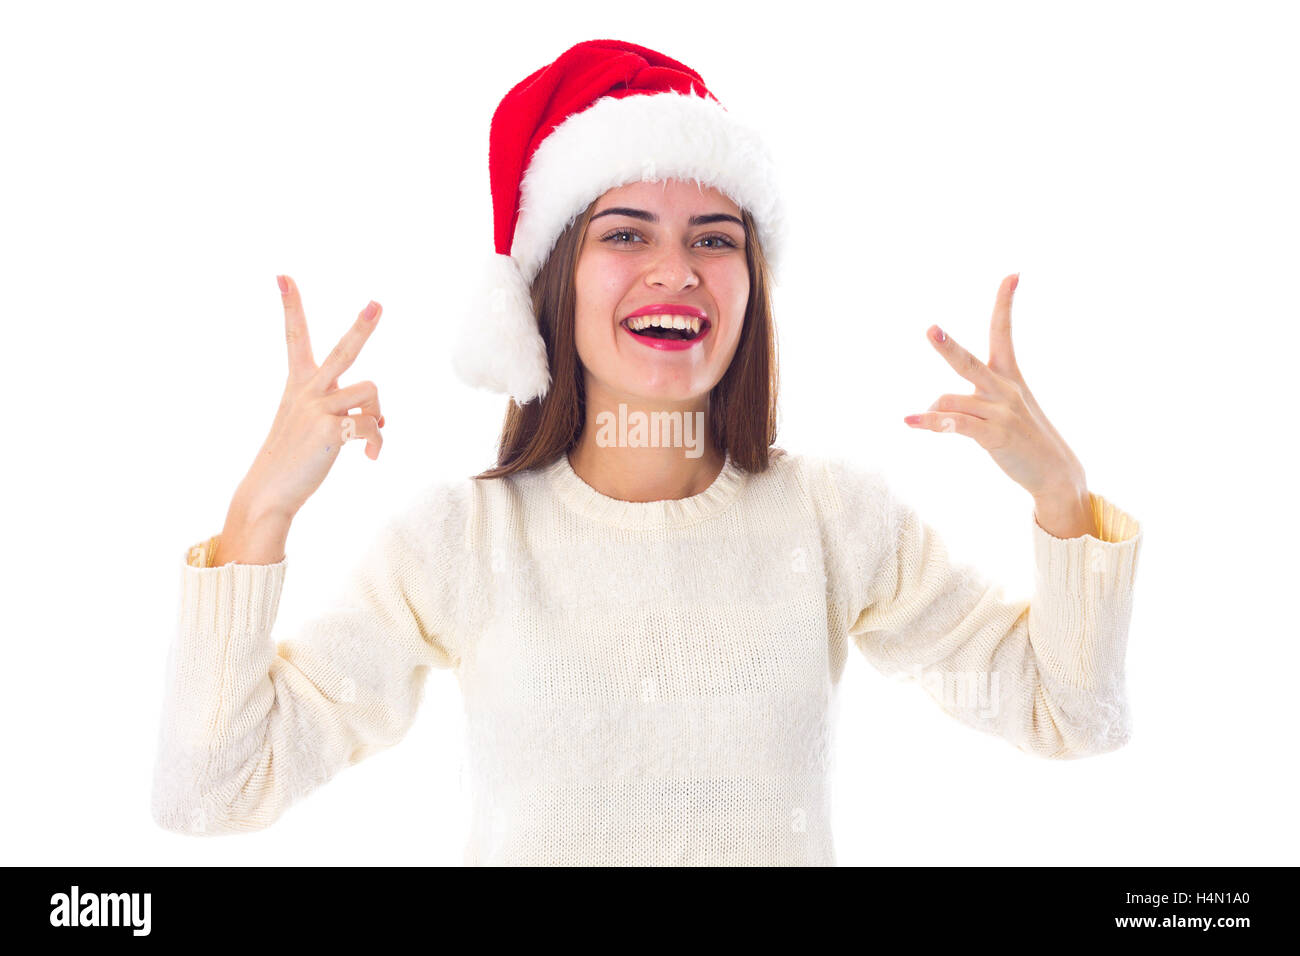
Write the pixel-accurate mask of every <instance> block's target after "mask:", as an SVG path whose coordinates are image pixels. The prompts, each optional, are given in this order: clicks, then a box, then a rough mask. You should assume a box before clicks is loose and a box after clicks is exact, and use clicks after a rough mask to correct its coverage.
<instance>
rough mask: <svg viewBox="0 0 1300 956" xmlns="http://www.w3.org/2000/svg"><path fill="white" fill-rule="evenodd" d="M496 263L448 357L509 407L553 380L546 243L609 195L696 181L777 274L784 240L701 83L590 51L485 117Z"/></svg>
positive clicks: (631, 57)
mask: <svg viewBox="0 0 1300 956" xmlns="http://www.w3.org/2000/svg"><path fill="white" fill-rule="evenodd" d="M488 164H489V169H490V174H491V183H492V213H493V218H494V220H495V244H496V251H495V252H494V253H493V254H492V256H491V259H490V260H489V262H488V265H487V268H486V270H485V273H484V275H483V277H482V281H481V284H480V287H479V289H478V292H477V294H476V295H475V297H474V300H473V301H472V303H471V309H470V315H469V316H468V317H467V321H466V322H465V323H464V324H463V325H462V327H461V330H460V333H459V336H458V338H457V341H456V345H455V348H454V351H453V367H454V368H455V371H456V373H457V375H458V376H459V377H460V378H461V379H462V380H463V381H464V382H465V383H466V384H469V385H472V386H474V387H477V388H486V389H490V390H491V391H494V392H501V393H503V394H507V395H510V396H511V397H513V398H514V400H515V401H516V402H518V403H519V404H520V405H522V404H524V403H525V402H528V401H531V400H532V399H534V398H537V399H540V398H542V397H544V396H545V395H546V392H547V389H548V388H549V387H550V383H551V376H550V369H549V366H548V364H547V357H546V345H545V343H544V342H543V340H542V336H541V333H540V331H539V329H538V325H537V317H536V316H535V315H534V314H533V308H532V295H531V293H530V291H529V290H530V287H531V284H532V282H533V280H534V279H535V278H536V276H537V273H538V272H539V271H540V270H541V268H542V266H543V264H544V263H545V262H546V258H547V256H549V255H550V252H551V249H552V248H553V247H554V245H555V241H556V240H557V239H558V238H559V237H560V234H561V233H563V232H564V230H565V229H566V228H568V226H569V225H570V224H571V223H572V222H573V221H574V220H575V219H576V218H577V217H578V215H579V214H581V213H582V211H583V210H584V209H586V208H587V206H588V204H589V203H591V202H592V200H594V199H596V198H598V197H599V196H601V195H602V194H603V193H605V192H606V191H607V190H610V189H613V188H615V187H617V186H622V185H625V184H627V183H632V182H655V181H659V180H665V179H686V180H694V181H697V182H698V183H700V184H701V185H702V186H705V187H712V188H716V189H718V190H719V191H720V192H722V193H723V194H725V195H726V196H728V197H729V198H730V199H731V200H732V201H733V202H735V203H736V204H737V205H738V206H740V207H742V208H743V209H745V210H747V211H748V212H749V213H750V215H751V216H753V217H754V220H755V224H756V226H757V228H758V232H759V240H760V241H761V242H762V244H763V250H764V253H765V255H766V258H767V261H768V265H769V266H770V267H771V269H772V271H773V272H775V269H776V265H777V261H778V259H779V254H780V234H781V231H782V228H783V223H782V215H781V209H780V201H779V197H778V193H777V184H776V175H775V170H774V168H773V163H772V159H771V157H770V156H769V154H768V152H767V149H766V147H765V146H764V144H763V142H762V140H761V138H760V137H759V135H758V134H757V133H756V132H755V131H754V130H753V129H751V128H750V127H749V126H747V125H745V124H744V123H743V122H741V121H739V120H738V119H736V117H734V116H733V115H732V114H731V113H729V112H728V111H727V110H725V109H724V108H723V107H722V105H721V104H720V103H719V102H718V100H717V98H716V97H714V96H713V94H712V93H710V92H709V91H708V88H707V87H706V86H705V85H704V80H703V79H702V78H701V77H700V75H699V74H698V73H696V72H695V71H694V70H692V69H691V68H690V67H688V66H686V65H685V64H683V63H679V62H678V61H676V60H674V59H671V58H670V57H667V56H664V55H663V54H662V53H657V52H655V51H654V50H650V49H647V48H646V47H643V46H637V45H636V44H634V43H625V42H622V41H620V40H587V41H584V42H582V43H579V44H577V45H575V46H572V47H570V48H569V49H568V50H566V51H564V53H562V54H560V56H559V57H558V58H557V59H556V60H555V62H553V63H551V64H549V65H547V66H544V67H542V68H541V69H539V70H537V71H536V72H534V73H532V74H530V75H529V76H528V77H526V78H525V79H523V80H522V81H520V82H519V83H518V84H516V85H515V86H514V87H513V88H512V89H511V90H510V92H508V93H507V94H506V95H505V97H504V98H503V99H502V100H501V103H500V105H498V106H497V109H496V112H495V113H494V114H493V116H492V126H491V132H490V143H489V151H488Z"/></svg>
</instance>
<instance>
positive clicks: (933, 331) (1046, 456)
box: [903, 273, 1087, 510]
mask: <svg viewBox="0 0 1300 956" xmlns="http://www.w3.org/2000/svg"><path fill="white" fill-rule="evenodd" d="M1019 280H1020V276H1019V273H1017V274H1016V275H1010V276H1007V277H1006V278H1005V279H1003V280H1002V285H1001V286H1000V287H999V288H998V295H997V301H996V303H995V304H994V306H993V321H992V324H991V326H990V328H989V361H988V364H987V365H986V364H985V363H983V362H981V361H980V360H979V359H977V358H976V357H975V356H974V355H972V354H971V353H970V352H968V351H966V350H965V349H964V348H962V347H961V346H960V345H958V344H957V343H956V342H954V341H953V340H952V337H951V336H947V335H945V334H944V332H943V330H941V329H940V328H939V327H938V326H937V325H932V326H930V328H929V329H928V330H927V338H929V340H930V343H931V344H932V345H933V346H934V347H935V348H936V349H938V350H939V354H940V355H942V356H943V357H944V358H945V359H946V360H947V361H948V364H949V365H951V366H952V367H953V368H954V369H955V370H956V371H957V374H958V375H960V376H961V377H962V378H964V379H966V380H967V381H969V382H971V383H972V384H973V385H974V386H975V392H974V394H972V395H940V396H939V398H938V400H937V401H935V403H934V404H933V405H931V406H930V410H929V411H927V412H924V413H923V414H920V415H908V416H907V417H906V418H904V419H903V420H904V421H905V422H907V424H909V425H915V426H916V427H918V428H928V429H930V430H931V431H937V432H956V433H958V434H960V435H966V436H968V437H970V438H973V439H975V441H977V442H979V444H980V445H981V447H983V448H984V450H985V451H987V452H988V453H989V454H990V455H991V456H992V457H993V460H994V461H995V462H997V465H998V467H999V468H1001V469H1002V470H1003V471H1004V472H1006V473H1007V475H1008V476H1009V477H1010V478H1011V480H1012V481H1014V482H1016V484H1018V485H1020V486H1021V487H1023V488H1024V489H1025V490H1026V491H1028V492H1029V493H1030V494H1031V495H1033V497H1034V500H1035V501H1036V502H1038V503H1040V504H1043V503H1049V502H1050V503H1052V504H1053V510H1061V509H1059V508H1057V507H1056V506H1057V505H1058V504H1060V503H1062V502H1066V503H1073V502H1079V501H1086V500H1087V480H1086V478H1085V476H1084V470H1083V465H1082V464H1081V463H1080V462H1079V459H1078V458H1076V457H1075V455H1074V452H1072V451H1070V447H1069V446H1068V445H1067V444H1066V443H1065V440H1064V439H1063V438H1061V436H1060V434H1059V433H1058V432H1057V431H1056V429H1055V428H1053V427H1052V423H1051V422H1049V421H1048V420H1047V416H1046V415H1044V414H1043V410H1042V409H1041V408H1039V407H1038V402H1037V401H1035V400H1034V396H1033V394H1032V393H1031V392H1030V391H1029V386H1028V385H1026V384H1025V379H1024V376H1022V375H1021V374H1020V368H1019V366H1017V365H1016V356H1015V352H1014V350H1013V349H1012V346H1011V297H1012V295H1013V294H1014V293H1015V290H1016V285H1017V283H1018V282H1019Z"/></svg>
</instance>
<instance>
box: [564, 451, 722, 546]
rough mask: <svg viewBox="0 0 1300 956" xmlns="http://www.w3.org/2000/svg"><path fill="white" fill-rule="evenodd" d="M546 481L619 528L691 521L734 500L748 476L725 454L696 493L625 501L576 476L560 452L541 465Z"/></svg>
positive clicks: (597, 517) (586, 510) (568, 500)
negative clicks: (718, 467)
mask: <svg viewBox="0 0 1300 956" xmlns="http://www.w3.org/2000/svg"><path fill="white" fill-rule="evenodd" d="M542 471H543V473H544V475H545V478H546V481H547V482H548V483H549V484H550V486H551V488H552V489H554V491H555V493H556V495H557V496H558V497H559V498H560V500H561V501H563V502H564V503H565V504H566V505H568V506H569V507H570V508H572V509H573V510H574V511H577V512H578V513H580V514H583V515H586V516H587V517H589V518H592V519H594V520H596V521H599V522H601V523H602V524H607V525H613V526H615V527H619V528H630V529H646V528H669V527H681V526H683V525H688V524H694V523H695V522H697V521H701V520H703V519H704V518H708V517H710V516H711V515H715V514H717V513H718V512H720V511H722V509H724V508H725V507H727V505H729V504H730V503H731V502H732V501H734V500H735V498H736V496H737V495H738V494H739V493H740V491H741V489H742V488H743V487H744V485H745V482H746V480H747V479H748V475H747V473H746V472H745V471H744V469H742V468H741V467H740V466H739V465H737V464H736V463H735V462H734V461H732V459H731V455H730V453H728V454H727V456H726V460H725V461H724V462H723V465H722V470H721V471H720V472H718V476H717V477H716V478H714V479H713V483H712V484H710V485H709V487H707V488H705V489H704V490H703V491H701V492H700V493H699V494H696V495H690V496H689V497H686V498H665V499H661V500H659V501H624V500H623V499H621V498H611V497H609V496H608V495H604V494H601V493H600V492H599V491H597V490H596V489H595V488H593V487H591V485H589V484H587V483H586V482H585V481H583V480H582V478H581V477H579V475H578V473H577V472H576V471H574V470H573V465H572V464H571V463H570V462H569V455H568V453H567V452H564V453H561V454H560V456H559V457H558V458H556V459H555V461H553V462H552V463H551V464H549V465H546V466H545V467H544V468H543V469H542Z"/></svg>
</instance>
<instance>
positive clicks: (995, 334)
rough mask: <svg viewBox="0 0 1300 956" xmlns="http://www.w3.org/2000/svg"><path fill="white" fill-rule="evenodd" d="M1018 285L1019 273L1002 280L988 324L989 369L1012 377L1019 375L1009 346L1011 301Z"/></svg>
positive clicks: (1014, 355) (1014, 357) (1013, 351)
mask: <svg viewBox="0 0 1300 956" xmlns="http://www.w3.org/2000/svg"><path fill="white" fill-rule="evenodd" d="M1019 284H1020V273H1019V272H1017V273H1016V274H1015V275H1010V276H1007V277H1006V278H1005V279H1003V280H1002V285H1000V286H998V296H997V299H996V300H995V301H994V303H993V321H992V322H990V323H989V368H991V369H992V370H993V371H995V372H997V373H999V374H1001V375H1008V376H1012V377H1017V376H1018V375H1019V372H1018V370H1017V367H1016V352H1015V349H1014V348H1013V347H1012V345H1011V300H1012V298H1013V297H1014V296H1015V292H1016V286H1018V285H1019Z"/></svg>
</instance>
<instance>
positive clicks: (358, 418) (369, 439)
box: [339, 415, 384, 461]
mask: <svg viewBox="0 0 1300 956" xmlns="http://www.w3.org/2000/svg"><path fill="white" fill-rule="evenodd" d="M339 438H340V440H341V441H343V442H349V441H352V440H353V439H355V438H364V439H365V442H366V457H367V458H369V459H371V460H372V461H373V460H374V459H376V458H378V457H379V449H380V448H382V447H383V445H384V435H383V433H382V432H381V431H380V430H379V422H377V421H376V420H375V417H374V416H373V415H344V416H343V417H342V418H340V419H339Z"/></svg>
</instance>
